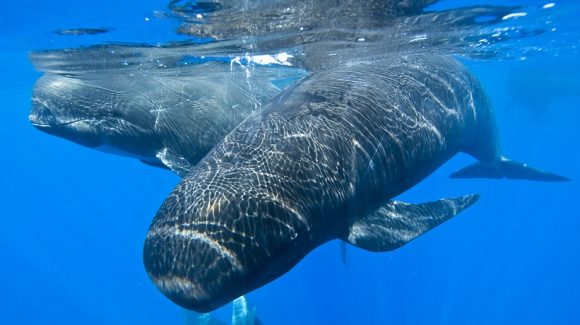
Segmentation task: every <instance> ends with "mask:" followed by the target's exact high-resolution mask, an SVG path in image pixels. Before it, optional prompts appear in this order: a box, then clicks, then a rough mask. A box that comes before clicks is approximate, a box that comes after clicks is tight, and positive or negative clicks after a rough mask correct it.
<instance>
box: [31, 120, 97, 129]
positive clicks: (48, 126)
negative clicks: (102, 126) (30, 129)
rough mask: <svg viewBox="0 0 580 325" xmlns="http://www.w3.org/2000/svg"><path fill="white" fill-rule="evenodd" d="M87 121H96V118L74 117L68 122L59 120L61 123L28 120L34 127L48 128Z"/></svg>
mask: <svg viewBox="0 0 580 325" xmlns="http://www.w3.org/2000/svg"><path fill="white" fill-rule="evenodd" d="M87 121H96V119H90V118H81V119H76V120H72V121H68V122H61V123H39V122H30V123H32V125H33V126H35V127H39V128H50V127H61V126H67V125H71V124H75V123H79V122H87Z"/></svg>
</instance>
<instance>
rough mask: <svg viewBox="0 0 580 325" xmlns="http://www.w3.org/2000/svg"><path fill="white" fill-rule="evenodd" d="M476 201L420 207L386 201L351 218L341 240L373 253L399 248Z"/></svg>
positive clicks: (473, 198) (473, 197)
mask: <svg viewBox="0 0 580 325" xmlns="http://www.w3.org/2000/svg"><path fill="white" fill-rule="evenodd" d="M478 199H479V195H466V196H461V197H456V198H448V199H441V200H438V201H434V202H428V203H422V204H410V203H405V202H399V201H388V202H387V203H385V204H384V205H382V206H380V207H379V208H378V209H376V210H374V211H372V212H370V213H368V214H367V215H365V216H362V217H360V218H357V219H354V220H353V221H352V222H351V224H350V226H349V229H348V231H347V233H346V234H345V236H343V238H341V239H342V240H344V241H346V242H348V243H350V244H351V245H354V246H357V247H360V248H362V249H366V250H369V251H373V252H384V251H389V250H393V249H396V248H399V247H401V246H403V245H405V244H406V243H408V242H410V241H411V240H413V239H415V238H417V237H418V236H420V235H421V234H423V233H425V232H427V231H428V230H430V229H432V228H434V227H435V226H437V225H439V224H441V223H443V222H445V221H447V220H448V219H450V218H451V217H453V216H455V215H456V214H458V213H459V212H461V211H463V210H464V209H465V208H467V207H469V206H470V205H472V204H473V203H475V202H476V201H477V200H478Z"/></svg>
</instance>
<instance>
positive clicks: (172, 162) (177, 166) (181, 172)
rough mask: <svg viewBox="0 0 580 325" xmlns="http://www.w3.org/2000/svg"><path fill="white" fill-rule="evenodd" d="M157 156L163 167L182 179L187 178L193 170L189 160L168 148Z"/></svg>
mask: <svg viewBox="0 0 580 325" xmlns="http://www.w3.org/2000/svg"><path fill="white" fill-rule="evenodd" d="M155 156H156V157H157V159H159V160H160V161H161V163H163V165H165V166H167V168H169V169H171V170H172V171H173V172H174V173H176V174H177V176H179V177H181V178H184V177H185V176H187V174H189V171H190V170H191V168H193V165H192V164H191V163H190V162H189V161H187V159H185V158H184V157H183V156H181V155H179V154H176V153H175V152H173V151H171V150H169V149H167V148H163V149H162V150H160V151H159V152H157V154H156V155H155Z"/></svg>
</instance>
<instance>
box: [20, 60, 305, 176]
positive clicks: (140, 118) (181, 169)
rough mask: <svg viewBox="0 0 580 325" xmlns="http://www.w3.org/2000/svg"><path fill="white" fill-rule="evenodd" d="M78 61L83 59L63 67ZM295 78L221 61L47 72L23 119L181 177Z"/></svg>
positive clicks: (285, 71) (292, 73) (280, 70)
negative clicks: (144, 69) (145, 68)
mask: <svg viewBox="0 0 580 325" xmlns="http://www.w3.org/2000/svg"><path fill="white" fill-rule="evenodd" d="M56 55H58V53H57V54H56ZM44 56H46V55H44ZM44 56H42V55H39V58H37V59H36V60H37V61H40V60H46V58H44ZM77 57H82V52H81V53H80V54H78V55H77V56H75V57H74V58H72V59H71V58H68V59H67V60H68V61H74V59H76V58H77ZM33 61H34V60H33ZM68 61H66V62H68ZM37 64H39V65H41V64H42V62H40V63H37ZM250 72H251V73H250ZM300 76H301V73H300V72H299V70H298V69H291V68H285V67H266V66H262V67H260V66H255V67H252V68H251V70H250V68H247V67H242V66H240V65H237V66H233V65H231V64H229V63H227V62H225V63H224V62H205V63H200V64H195V65H189V66H177V67H173V68H168V69H157V70H155V69H150V70H148V71H147V73H146V75H143V73H140V72H138V71H134V70H128V71H127V70H120V69H107V68H93V69H85V70H83V71H59V72H58V73H56V72H50V71H49V72H48V73H45V74H44V75H43V76H41V77H40V78H39V79H38V80H37V82H36V84H35V86H34V89H33V94H32V108H31V111H30V114H29V120H30V122H31V123H32V125H33V126H35V127H36V128H37V129H39V130H41V131H43V132H46V133H49V134H51V135H54V136H57V137H60V138H64V139H67V140H69V141H72V142H75V143H77V144H80V145H82V146H85V147H89V148H93V149H96V150H100V151H103V152H107V153H113V154H117V155H122V156H127V157H132V158H136V159H139V160H141V161H142V162H143V163H146V164H148V165H152V166H156V167H162V168H166V169H171V170H172V171H174V172H175V173H176V174H178V175H179V176H183V175H186V174H187V172H188V171H189V170H190V169H191V167H192V166H193V165H194V164H195V163H197V161H199V160H200V159H201V157H203V156H204V155H205V154H206V153H207V152H208V151H209V150H210V149H211V148H213V146H214V145H216V144H217V143H218V142H219V141H220V140H222V139H223V138H224V137H225V136H226V135H227V134H228V133H229V132H230V131H231V130H232V129H234V127H236V126H237V125H238V124H239V123H240V122H241V121H243V120H244V118H246V117H247V116H248V115H249V114H250V113H251V112H253V111H254V110H259V109H260V107H261V104H262V103H263V102H265V101H267V100H269V99H271V98H272V97H274V96H275V95H276V94H278V93H279V92H280V87H281V86H280V84H276V81H279V80H281V81H286V82H290V81H292V80H294V79H297V78H299V77H300Z"/></svg>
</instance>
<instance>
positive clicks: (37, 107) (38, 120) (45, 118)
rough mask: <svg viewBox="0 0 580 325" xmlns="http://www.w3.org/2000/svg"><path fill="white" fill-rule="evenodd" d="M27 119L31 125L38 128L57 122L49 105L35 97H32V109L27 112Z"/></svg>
mask: <svg viewBox="0 0 580 325" xmlns="http://www.w3.org/2000/svg"><path fill="white" fill-rule="evenodd" d="M28 120H29V121H30V123H32V125H33V126H35V127H37V128H40V129H42V128H48V127H51V126H54V125H56V124H58V121H57V118H56V116H55V115H54V113H53V112H52V110H51V109H50V107H49V105H47V103H45V102H44V101H42V100H41V99H40V98H37V97H32V109H31V110H30V113H29V114H28Z"/></svg>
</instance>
